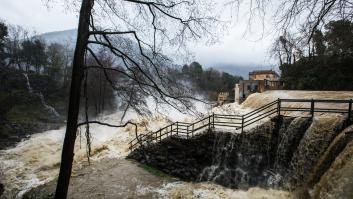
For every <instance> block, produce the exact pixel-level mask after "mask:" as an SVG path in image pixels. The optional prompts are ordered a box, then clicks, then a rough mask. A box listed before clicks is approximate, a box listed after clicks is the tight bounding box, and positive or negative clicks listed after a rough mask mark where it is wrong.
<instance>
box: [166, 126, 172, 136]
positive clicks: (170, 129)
mask: <svg viewBox="0 0 353 199" xmlns="http://www.w3.org/2000/svg"><path fill="white" fill-rule="evenodd" d="M167 135H168V134H167ZM172 135H173V124H171V125H170V136H172Z"/></svg>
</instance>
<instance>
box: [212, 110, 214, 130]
mask: <svg viewBox="0 0 353 199" xmlns="http://www.w3.org/2000/svg"><path fill="white" fill-rule="evenodd" d="M212 128H213V129H214V113H212Z"/></svg>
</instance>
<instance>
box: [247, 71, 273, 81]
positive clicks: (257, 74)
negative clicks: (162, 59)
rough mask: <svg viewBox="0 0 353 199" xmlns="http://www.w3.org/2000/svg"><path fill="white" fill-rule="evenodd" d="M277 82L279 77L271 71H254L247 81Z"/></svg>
mask: <svg viewBox="0 0 353 199" xmlns="http://www.w3.org/2000/svg"><path fill="white" fill-rule="evenodd" d="M265 79H266V80H271V81H279V75H278V74H277V73H276V72H275V71H273V70H254V71H252V72H250V73H249V80H265Z"/></svg>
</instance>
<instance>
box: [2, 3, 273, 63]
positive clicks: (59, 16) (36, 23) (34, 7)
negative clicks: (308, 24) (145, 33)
mask: <svg viewBox="0 0 353 199" xmlns="http://www.w3.org/2000/svg"><path fill="white" fill-rule="evenodd" d="M56 2H60V1H56ZM0 18H1V19H2V20H5V21H6V22H7V23H10V24H18V25H21V26H24V27H26V28H30V29H35V30H36V31H37V32H38V33H45V32H52V31H59V30H67V29H74V28H76V27H77V22H78V16H77V14H76V13H75V12H73V11H72V10H67V9H65V6H63V5H61V4H60V3H54V4H53V3H52V4H50V7H49V8H48V7H47V5H46V4H45V1H43V0H30V1H29V0H1V3H0ZM241 18H242V16H241V15H240V17H239V19H238V20H237V23H236V25H234V26H233V27H232V28H231V29H230V30H229V33H228V34H227V35H226V36H224V37H223V38H221V43H219V44H216V45H212V46H205V45H203V44H198V45H196V46H194V47H193V49H192V50H193V51H194V53H195V59H196V60H197V61H199V62H200V63H201V64H202V65H204V66H206V67H217V65H219V64H227V65H238V66H239V65H250V66H254V65H270V64H275V62H274V61H273V60H272V61H271V60H270V59H269V56H268V53H267V52H268V48H269V46H270V44H271V41H272V39H273V38H272V36H266V37H265V38H261V37H260V35H261V34H260V33H261V31H262V27H261V26H260V25H259V27H256V24H255V26H254V27H253V28H252V32H253V33H254V34H246V35H245V36H244V31H245V30H246V21H242V20H241Z"/></svg>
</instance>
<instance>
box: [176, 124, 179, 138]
mask: <svg viewBox="0 0 353 199" xmlns="http://www.w3.org/2000/svg"><path fill="white" fill-rule="evenodd" d="M176 124H177V129H176V130H177V136H179V123H178V122H176Z"/></svg>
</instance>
